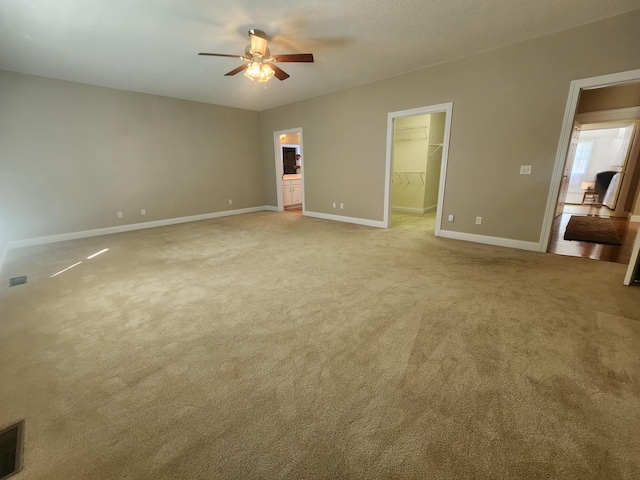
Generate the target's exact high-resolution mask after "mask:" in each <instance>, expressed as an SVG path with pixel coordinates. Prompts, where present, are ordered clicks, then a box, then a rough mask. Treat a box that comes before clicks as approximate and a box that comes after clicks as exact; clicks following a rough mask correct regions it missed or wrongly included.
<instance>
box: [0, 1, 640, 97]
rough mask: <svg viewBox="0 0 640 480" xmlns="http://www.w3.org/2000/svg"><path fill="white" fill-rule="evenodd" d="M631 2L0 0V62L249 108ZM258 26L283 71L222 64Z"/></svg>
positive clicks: (625, 7)
mask: <svg viewBox="0 0 640 480" xmlns="http://www.w3.org/2000/svg"><path fill="white" fill-rule="evenodd" d="M638 8H640V0H607V1H603V0H482V1H481V0H322V1H320V0H236V1H232V2H222V1H220V0H55V1H54V0H0V69H4V70H11V71H16V72H23V73H29V74H34V75H42V76H45V77H53V78H60V79H65V80H72V81H76V82H82V83H88V84H94V85H102V86H106V87H113V88H119V89H125V90H133V91H137V92H145V93H152V94H157V95H165V96H168V97H177V98H184V99H189V100H196V101H200V102H207V103H214V104H218V105H229V106H233V107H239V108H247V109H251V110H263V109H266V108H270V107H274V106H277V105H283V104H286V103H290V102H293V101H297V100H301V99H305V98H310V97H314V96H317V95H321V94H324V93H329V92H332V91H336V90H341V89H344V88H348V87H351V86H354V85H359V84H364V83H369V82H372V81H375V80H379V79H382V78H386V77H390V76H394V75H399V74H401V73H405V72H409V71H413V70H417V69H420V68H423V67H426V66H429V65H434V64H437V63H441V62H445V61H448V60H452V59H455V58H459V57H464V56H467V55H471V54H473V53H478V52H481V51H486V50H490V49H494V48H497V47H500V46H504V45H508V44H511V43H515V42H518V41H522V40H525V39H529V38H533V37H537V36H541V35H545V34H548V33H552V32H556V31H559V30H564V29H567V28H571V27H574V26H577V25H582V24H585V23H589V22H592V21H595V20H598V19H601V18H605V17H610V16H614V15H617V14H620V13H623V12H627V11H630V10H635V9H638ZM250 28H261V29H263V30H265V32H266V33H267V34H268V35H269V36H270V37H271V40H270V42H269V47H270V49H271V51H272V52H273V53H307V52H311V53H313V54H314V56H315V60H316V62H315V63H314V64H306V63H297V64H296V63H283V64H280V67H281V68H283V69H284V70H285V71H287V72H288V73H289V74H290V75H291V78H289V79H287V80H285V81H284V82H280V81H278V80H277V79H275V78H274V79H272V80H271V81H270V82H268V84H267V88H266V89H265V88H264V85H254V84H252V82H251V81H250V80H248V79H247V78H245V77H244V76H242V74H239V75H236V76H235V77H224V76H223V75H224V74H225V73H226V72H228V71H229V70H232V69H233V68H235V67H236V66H238V65H239V64H240V62H239V61H238V60H235V59H233V58H216V57H201V56H198V55H197V53H198V52H203V51H204V52H217V53H229V54H238V55H240V54H242V53H243V49H244V47H245V45H247V44H248V43H249V39H248V36H247V30H248V29H250Z"/></svg>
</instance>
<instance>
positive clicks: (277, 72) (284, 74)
mask: <svg viewBox="0 0 640 480" xmlns="http://www.w3.org/2000/svg"><path fill="white" fill-rule="evenodd" d="M267 65H269V68H271V70H273V72H274V74H275V77H276V78H277V79H278V80H286V79H287V78H289V77H290V75H289V74H288V73H287V72H285V71H284V70H282V69H281V68H280V67H277V66H275V65H274V64H273V63H267Z"/></svg>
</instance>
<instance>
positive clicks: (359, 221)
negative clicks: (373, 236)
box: [304, 210, 386, 228]
mask: <svg viewBox="0 0 640 480" xmlns="http://www.w3.org/2000/svg"><path fill="white" fill-rule="evenodd" d="M304 214H305V215H306V216H307V217H314V218H322V219H323V220H334V221H336V222H344V223H355V224H356V225H364V226H366V227H376V228H386V225H385V224H384V222H382V221H379V220H369V219H366V218H355V217H345V216H343V215H331V214H329V213H319V212H310V211H309V210H307V211H305V212H304Z"/></svg>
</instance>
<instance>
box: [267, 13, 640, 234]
mask: <svg viewBox="0 0 640 480" xmlns="http://www.w3.org/2000/svg"><path fill="white" fill-rule="evenodd" d="M639 44H640V11H638V10H636V11H634V12H632V13H629V14H625V15H621V16H616V17H612V18H609V19H606V20H603V21H599V22H596V23H593V24H589V25H585V26H582V27H579V28H575V29H571V30H567V31H564V32H559V33H556V34H553V35H548V36H544V37H540V38H536V39H533V40H530V41H527V42H523V43H520V44H516V45H512V46H508V47H505V48H501V49H498V50H494V51H490V52H487V53H484V54H480V55H475V56H472V57H467V58H464V59H460V60H456V61H453V62H449V63H446V64H441V65H437V66H434V67H431V68H427V69H424V70H419V71H416V72H412V73H409V74H405V75H400V76H397V77H393V78H388V79H386V80H383V81H380V82H376V83H371V84H368V85H363V86H360V87H356V88H351V89H348V90H344V91H340V92H336V93H333V94H329V95H325V96H322V97H318V98H313V99H310V100H306V101H302V102H297V103H294V104H290V105H286V106H283V107H279V108H274V109H271V110H268V111H264V112H262V113H261V125H262V141H263V156H264V173H265V182H266V183H265V189H266V194H267V196H266V198H267V202H268V203H269V204H270V205H275V204H276V190H275V189H276V183H275V174H274V171H273V169H274V160H273V140H272V138H273V136H272V135H273V131H275V130H282V129H286V128H293V127H302V128H303V129H304V149H305V150H304V152H305V168H306V170H305V188H306V208H307V210H310V211H315V212H321V213H328V214H335V213H336V211H335V210H333V209H332V208H331V202H332V201H338V202H344V204H345V209H344V210H342V211H340V214H343V215H345V216H349V217H358V218H364V219H370V220H377V221H381V220H382V219H383V209H384V187H385V186H384V182H385V141H386V118H387V113H388V112H392V111H398V110H404V109H409V108H415V107H422V106H428V105H435V104H439V103H443V102H449V101H452V102H453V103H454V107H453V117H452V130H451V145H450V152H449V161H448V172H447V184H446V191H445V199H444V206H443V207H444V214H445V215H447V214H455V216H456V217H455V218H456V220H455V222H454V223H448V222H446V223H445V224H444V225H443V227H444V228H446V229H451V230H456V231H459V232H468V233H476V234H482V235H490V236H496V237H503V238H511V239H517V240H524V241H531V242H538V240H539V237H540V232H541V229H542V221H543V217H544V213H545V208H546V203H547V195H548V192H549V187H550V182H551V174H552V171H553V166H554V162H555V155H556V150H557V148H558V139H559V137H560V130H561V127H562V119H563V113H564V109H565V105H566V102H567V97H568V93H569V86H570V83H571V81H572V80H576V79H581V78H587V77H592V76H596V75H603V74H608V73H614V72H620V71H625V70H632V69H637V68H640V49H638V48H637V46H638V45H639ZM318 67H319V66H318ZM520 165H533V174H532V175H519V168H520ZM476 216H482V217H484V220H483V224H482V225H475V217H476Z"/></svg>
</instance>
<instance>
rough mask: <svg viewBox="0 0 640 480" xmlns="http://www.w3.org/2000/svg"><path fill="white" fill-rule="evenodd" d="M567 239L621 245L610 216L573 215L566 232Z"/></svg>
mask: <svg viewBox="0 0 640 480" xmlns="http://www.w3.org/2000/svg"><path fill="white" fill-rule="evenodd" d="M564 239H565V240H577V241H579V242H591V243H604V244H608V245H621V244H622V241H621V240H620V237H618V234H617V233H616V230H615V228H614V227H613V220H611V218H608V217H593V216H586V217H585V216H580V215H572V216H571V218H570V219H569V223H568V224H567V229H566V230H565V232H564Z"/></svg>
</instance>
